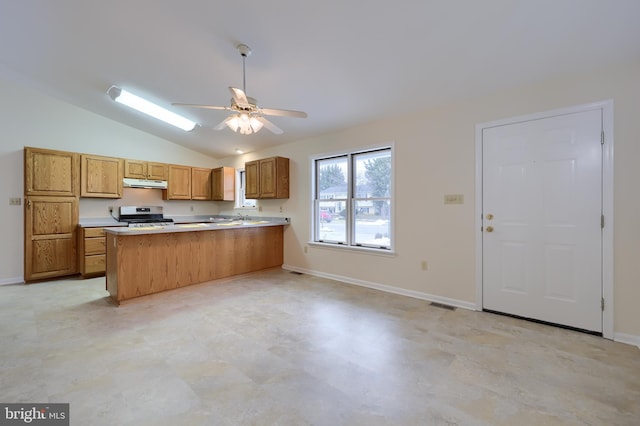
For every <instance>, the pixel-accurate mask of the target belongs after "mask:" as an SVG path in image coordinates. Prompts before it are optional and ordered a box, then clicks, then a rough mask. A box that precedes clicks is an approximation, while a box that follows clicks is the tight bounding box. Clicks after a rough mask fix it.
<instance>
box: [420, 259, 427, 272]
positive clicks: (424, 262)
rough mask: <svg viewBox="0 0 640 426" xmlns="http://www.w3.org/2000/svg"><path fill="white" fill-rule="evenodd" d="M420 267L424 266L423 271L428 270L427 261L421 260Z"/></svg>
mask: <svg viewBox="0 0 640 426" xmlns="http://www.w3.org/2000/svg"><path fill="white" fill-rule="evenodd" d="M420 267H421V268H422V270H423V271H426V270H427V261H426V260H423V261H422V262H420Z"/></svg>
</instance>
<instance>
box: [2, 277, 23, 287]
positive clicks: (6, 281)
mask: <svg viewBox="0 0 640 426" xmlns="http://www.w3.org/2000/svg"><path fill="white" fill-rule="evenodd" d="M10 284H24V278H22V277H13V278H0V285H10Z"/></svg>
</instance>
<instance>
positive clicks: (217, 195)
mask: <svg viewBox="0 0 640 426" xmlns="http://www.w3.org/2000/svg"><path fill="white" fill-rule="evenodd" d="M211 180H212V182H213V186H212V187H213V192H212V194H211V198H212V199H213V200H215V201H233V200H235V193H236V188H235V184H236V171H235V169H234V168H233V167H218V168H217V169H213V170H212V171H211Z"/></svg>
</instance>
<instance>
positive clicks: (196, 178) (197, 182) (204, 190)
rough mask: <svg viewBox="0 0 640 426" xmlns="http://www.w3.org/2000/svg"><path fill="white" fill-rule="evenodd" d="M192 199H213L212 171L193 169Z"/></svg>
mask: <svg viewBox="0 0 640 426" xmlns="http://www.w3.org/2000/svg"><path fill="white" fill-rule="evenodd" d="M191 199H192V200H210V199H211V169H201V168H197V167H192V168H191Z"/></svg>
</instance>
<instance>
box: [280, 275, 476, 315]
mask: <svg viewBox="0 0 640 426" xmlns="http://www.w3.org/2000/svg"><path fill="white" fill-rule="evenodd" d="M282 269H285V270H287V271H293V272H300V273H302V274H307V275H312V276H314V277H320V278H327V279H329V280H334V281H339V282H342V283H345V284H352V285H357V286H360V287H367V288H372V289H374V290H380V291H384V292H386V293H393V294H398V295H400V296H407V297H413V298H414V299H422V300H428V301H430V302H437V303H442V304H444V305H449V306H455V307H456V308H462V309H468V310H472V311H473V310H475V309H476V306H475V304H474V303H473V302H467V301H464V300H458V299H450V298H448V297H442V296H436V295H434V294H429V293H423V292H421V291H414V290H406V289H403V288H398V287H393V286H390V285H386V284H379V283H374V282H371V281H364V280H358V279H355V278H350V277H345V276H342V275H334V274H327V273H325V272H320V271H313V270H310V269H305V268H298V267H297V266H292V265H282Z"/></svg>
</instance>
